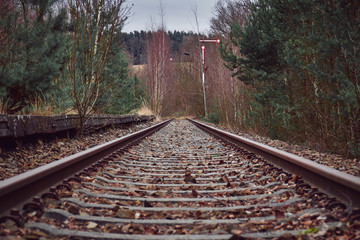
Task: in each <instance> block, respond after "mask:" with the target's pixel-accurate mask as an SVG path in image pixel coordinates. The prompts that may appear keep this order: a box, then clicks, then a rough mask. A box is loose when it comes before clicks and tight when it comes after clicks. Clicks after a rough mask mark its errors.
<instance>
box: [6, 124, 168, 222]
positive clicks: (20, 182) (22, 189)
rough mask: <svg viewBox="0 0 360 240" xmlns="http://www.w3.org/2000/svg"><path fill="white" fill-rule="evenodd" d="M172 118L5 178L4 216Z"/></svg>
mask: <svg viewBox="0 0 360 240" xmlns="http://www.w3.org/2000/svg"><path fill="white" fill-rule="evenodd" d="M170 121H171V120H167V121H164V122H161V123H159V124H156V125H154V126H151V127H149V128H146V129H143V130H140V131H138V132H135V133H132V134H129V135H126V136H124V137H121V138H118V139H115V140H113V141H110V142H108V143H105V144H102V145H99V146H96V147H93V148H91V149H88V150H86V151H83V152H80V153H77V154H74V155H71V156H69V157H66V158H63V159H60V160H58V161H55V162H52V163H50V164H47V165H45V166H42V167H39V168H36V169H34V170H31V171H28V172H26V173H23V174H20V175H17V176H14V177H12V178H9V179H6V180H4V181H1V182H0V216H2V215H5V214H7V213H8V212H9V211H10V210H11V208H13V207H16V206H18V205H21V204H23V203H25V202H27V201H28V200H31V198H32V197H34V196H35V195H37V194H41V193H42V192H45V191H47V190H48V188H49V187H51V186H54V185H55V184H61V183H62V182H63V181H64V179H66V178H69V177H71V176H73V175H74V174H76V173H78V172H79V171H81V170H82V169H84V168H86V167H89V166H91V165H92V164H94V163H95V162H97V161H99V160H101V159H103V158H104V157H106V156H108V155H109V154H111V153H112V152H114V151H116V150H119V149H120V148H122V147H124V146H127V145H129V144H132V143H134V142H136V141H138V140H140V139H141V138H144V137H146V136H149V135H151V134H153V133H154V132H156V131H158V130H159V129H161V128H162V127H164V126H166V125H167V124H168V123H169V122H170Z"/></svg>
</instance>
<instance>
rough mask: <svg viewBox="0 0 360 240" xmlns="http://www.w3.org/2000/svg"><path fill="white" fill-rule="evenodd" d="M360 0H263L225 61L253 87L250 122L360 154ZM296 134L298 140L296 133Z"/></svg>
mask: <svg viewBox="0 0 360 240" xmlns="http://www.w3.org/2000/svg"><path fill="white" fill-rule="evenodd" d="M359 26H360V2H359V1H353V0H347V1H312V0H287V1H275V0H259V1H258V2H256V3H254V4H253V6H252V10H251V14H250V16H249V18H248V21H247V23H246V25H245V26H244V27H240V26H239V25H238V24H234V25H233V26H232V30H231V34H230V37H231V40H232V44H233V45H234V46H236V47H239V49H240V51H239V52H237V53H234V51H233V49H231V48H230V45H226V44H224V45H223V46H221V47H220V50H221V53H222V57H223V59H224V60H225V61H226V66H227V67H228V68H229V69H230V70H231V71H233V72H234V75H236V76H237V77H238V78H239V79H240V80H241V81H242V82H244V83H246V84H248V85H249V86H251V89H252V96H253V98H252V99H253V102H252V108H251V109H252V110H251V111H250V112H249V113H248V114H249V116H251V118H250V119H251V120H252V124H253V125H254V126H258V127H259V129H262V130H265V131H266V133H267V134H268V135H269V136H271V137H277V138H283V139H286V138H287V139H288V138H289V137H288V136H296V139H295V140H298V141H309V142H313V141H315V142H320V143H321V144H323V145H325V147H326V148H328V149H334V150H335V149H336V150H338V151H339V150H342V151H344V152H345V153H347V154H351V155H353V156H360V98H359V96H360V94H359V93H360V82H359V77H360V72H359V69H360V51H359V50H358V49H359V47H360V31H359ZM292 140H294V138H293V139H292Z"/></svg>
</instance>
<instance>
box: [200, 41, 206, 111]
mask: <svg viewBox="0 0 360 240" xmlns="http://www.w3.org/2000/svg"><path fill="white" fill-rule="evenodd" d="M201 62H202V87H203V96H204V113H205V118H206V117H207V107H206V92H205V46H201Z"/></svg>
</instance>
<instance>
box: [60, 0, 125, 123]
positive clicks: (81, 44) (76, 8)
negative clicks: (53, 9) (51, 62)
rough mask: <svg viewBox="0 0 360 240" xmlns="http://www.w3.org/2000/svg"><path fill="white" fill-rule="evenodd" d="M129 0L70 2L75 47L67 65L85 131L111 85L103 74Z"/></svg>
mask: <svg viewBox="0 0 360 240" xmlns="http://www.w3.org/2000/svg"><path fill="white" fill-rule="evenodd" d="M125 2H126V0H68V6H69V12H70V17H71V28H72V29H71V36H72V40H73V41H72V45H71V47H70V51H71V56H70V59H69V63H68V65H67V70H68V79H69V80H70V81H71V85H72V95H73V97H74V100H75V105H76V109H77V111H78V113H79V117H80V126H79V128H80V130H82V128H83V125H84V124H85V122H86V120H87V118H88V116H89V114H90V113H91V112H92V111H93V109H94V105H95V104H96V102H97V101H98V99H99V98H100V97H101V95H102V94H104V93H105V92H106V91H107V90H108V89H109V87H111V83H106V79H104V77H103V72H104V69H105V66H106V63H107V61H108V59H109V53H110V50H111V47H112V44H113V42H114V39H115V38H116V37H117V34H119V33H120V31H121V29H122V27H123V24H124V21H125V20H126V19H127V17H128V15H129V12H130V9H129V8H128V7H124V3H125Z"/></svg>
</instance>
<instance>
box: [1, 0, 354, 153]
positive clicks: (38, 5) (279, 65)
mask: <svg viewBox="0 0 360 240" xmlns="http://www.w3.org/2000/svg"><path fill="white" fill-rule="evenodd" d="M125 2H126V1H125V0H101V1H99V0H63V1H56V0H38V1H35V0H0V9H1V10H0V11H1V12H0V44H1V48H0V70H1V71H0V112H1V113H9V114H33V113H38V112H42V113H44V112H45V113H46V114H64V113H69V112H75V113H77V114H79V115H80V117H81V118H82V119H83V121H86V119H87V117H88V116H89V114H91V113H110V114H125V113H129V112H131V111H135V110H136V109H138V108H140V107H141V106H146V107H148V108H149V109H151V110H152V111H153V113H154V114H155V115H157V116H159V117H180V116H190V117H199V118H202V119H204V120H207V121H210V122H213V123H216V124H221V125H224V126H226V127H230V128H233V129H238V130H241V131H244V132H251V133H256V134H259V135H262V136H267V137H270V138H273V139H280V140H285V141H288V142H291V143H296V144H301V145H306V146H311V147H313V148H316V149H317V150H325V151H331V152H336V153H340V154H343V155H345V156H348V157H355V158H359V157H360V2H359V1H356V0H343V1H335V0H328V1H313V0H285V1H275V0H257V1H251V0H219V1H218V2H217V4H216V5H215V6H214V9H213V17H212V19H211V20H210V26H211V30H210V32H209V33H206V34H203V33H192V32H189V33H188V32H180V31H167V30H166V28H165V27H164V26H159V27H157V28H156V29H153V30H151V31H140V32H138V31H134V32H132V33H124V32H122V28H123V26H124V24H125V23H126V21H127V19H128V16H129V14H130V12H131V9H130V8H128V7H126V5H125V4H124V3H125ZM80 3H81V4H80ZM201 39H221V43H220V44H216V43H203V44H202V43H200V40H201ZM39 43H41V44H39ZM202 45H204V46H205V48H206V50H205V52H206V53H205V67H204V69H205V86H204V89H205V91H203V86H202V71H203V66H202V64H201V57H202V56H201V46H202ZM204 93H206V97H205V100H206V101H204ZM205 109H207V112H205Z"/></svg>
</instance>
